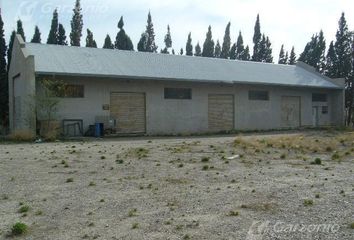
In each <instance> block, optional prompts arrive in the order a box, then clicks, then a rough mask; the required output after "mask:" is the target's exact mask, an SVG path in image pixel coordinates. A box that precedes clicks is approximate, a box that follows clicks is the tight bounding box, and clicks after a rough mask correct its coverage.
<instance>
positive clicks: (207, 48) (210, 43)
mask: <svg viewBox="0 0 354 240" xmlns="http://www.w3.org/2000/svg"><path fill="white" fill-rule="evenodd" d="M214 45H215V44H214V40H213V35H212V33H211V26H209V28H208V32H207V34H206V38H205V42H204V44H203V51H202V56H203V57H214Z"/></svg>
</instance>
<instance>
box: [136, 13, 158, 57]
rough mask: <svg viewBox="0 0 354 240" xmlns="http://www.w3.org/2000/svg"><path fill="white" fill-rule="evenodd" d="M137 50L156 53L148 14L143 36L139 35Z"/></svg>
mask: <svg viewBox="0 0 354 240" xmlns="http://www.w3.org/2000/svg"><path fill="white" fill-rule="evenodd" d="M139 49H141V50H139ZM138 50H139V51H142V52H154V53H156V50H157V46H156V43H155V31H154V25H153V23H152V18H151V13H150V12H149V14H148V19H147V25H146V30H145V34H142V35H141V38H140V41H139V43H138Z"/></svg>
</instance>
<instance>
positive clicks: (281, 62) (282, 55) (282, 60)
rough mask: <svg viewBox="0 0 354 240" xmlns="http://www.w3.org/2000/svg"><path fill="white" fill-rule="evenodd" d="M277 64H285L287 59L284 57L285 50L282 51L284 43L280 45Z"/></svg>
mask: <svg viewBox="0 0 354 240" xmlns="http://www.w3.org/2000/svg"><path fill="white" fill-rule="evenodd" d="M278 64H287V59H285V52H284V45H283V44H282V45H281V48H280V52H279V60H278Z"/></svg>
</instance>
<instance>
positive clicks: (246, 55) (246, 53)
mask: <svg viewBox="0 0 354 240" xmlns="http://www.w3.org/2000/svg"><path fill="white" fill-rule="evenodd" d="M240 60H243V61H249V60H251V55H250V48H249V47H248V45H247V46H246V48H245V51H244V53H243V54H242V55H241V57H240Z"/></svg>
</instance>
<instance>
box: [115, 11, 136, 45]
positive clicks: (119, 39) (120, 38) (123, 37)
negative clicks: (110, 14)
mask: <svg viewBox="0 0 354 240" xmlns="http://www.w3.org/2000/svg"><path fill="white" fill-rule="evenodd" d="M123 27H124V20H123V16H122V17H121V18H120V20H119V22H118V28H119V29H120V30H119V32H118V34H117V36H116V41H115V43H114V45H115V48H117V49H120V50H129V51H133V50H134V45H133V42H132V40H131V39H130V37H129V36H128V35H127V34H126V33H125V30H124V28H123Z"/></svg>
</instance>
